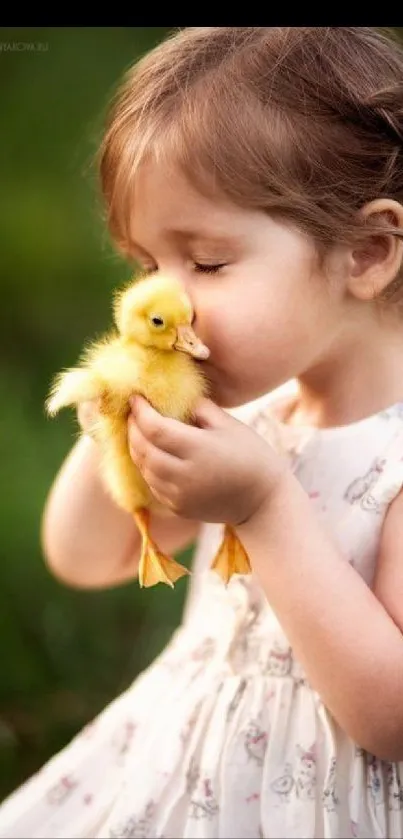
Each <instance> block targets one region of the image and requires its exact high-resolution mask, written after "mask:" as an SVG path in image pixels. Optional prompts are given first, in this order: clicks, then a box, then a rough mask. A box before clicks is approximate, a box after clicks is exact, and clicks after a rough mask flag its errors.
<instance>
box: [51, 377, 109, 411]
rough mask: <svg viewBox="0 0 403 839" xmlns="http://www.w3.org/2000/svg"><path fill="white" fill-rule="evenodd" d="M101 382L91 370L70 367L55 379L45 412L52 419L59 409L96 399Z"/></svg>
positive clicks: (101, 387)
mask: <svg viewBox="0 0 403 839" xmlns="http://www.w3.org/2000/svg"><path fill="white" fill-rule="evenodd" d="M103 387H104V385H103V382H102V380H101V379H100V378H99V377H98V376H96V375H95V373H94V372H93V371H91V370H86V369H84V368H80V367H70V368H69V369H68V370H63V371H62V372H61V373H58V374H57V376H56V377H55V379H54V381H53V383H52V386H51V389H50V393H49V396H48V398H47V399H46V402H45V410H46V413H47V414H49V416H51V417H53V416H54V415H55V414H57V413H58V411H60V409H61V408H66V407H68V406H69V405H77V404H78V403H79V402H86V401H88V400H90V399H97V398H98V397H99V396H101V394H102V391H103Z"/></svg>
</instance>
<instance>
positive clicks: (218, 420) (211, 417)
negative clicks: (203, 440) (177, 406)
mask: <svg viewBox="0 0 403 839" xmlns="http://www.w3.org/2000/svg"><path fill="white" fill-rule="evenodd" d="M193 416H194V422H195V425H198V426H199V428H225V426H227V425H228V423H229V422H231V420H232V417H230V416H229V415H228V414H227V413H226V412H225V411H223V409H222V408H219V407H218V405H216V404H215V402H212V401H211V399H207V398H206V397H202V399H200V401H199V402H198V403H197V406H196V409H195V411H194V412H193Z"/></svg>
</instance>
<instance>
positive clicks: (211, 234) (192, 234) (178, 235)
mask: <svg viewBox="0 0 403 839" xmlns="http://www.w3.org/2000/svg"><path fill="white" fill-rule="evenodd" d="M164 232H165V234H166V235H168V236H170V237H171V238H174V239H182V240H183V241H186V242H195V241H199V242H201V241H203V242H207V241H209V242H214V244H218V245H220V244H222V245H228V244H230V243H233V242H237V243H241V242H242V239H243V236H239V235H238V236H235V235H234V234H233V233H217V232H216V231H215V230H208V229H207V228H205V229H203V228H199V229H198V230H193V229H192V228H189V229H187V228H181V229H176V228H169V229H167V230H166V231H164Z"/></svg>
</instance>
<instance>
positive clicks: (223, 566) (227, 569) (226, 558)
mask: <svg viewBox="0 0 403 839" xmlns="http://www.w3.org/2000/svg"><path fill="white" fill-rule="evenodd" d="M211 570H212V571H216V573H217V574H218V575H219V576H220V577H221V579H222V580H223V581H224V583H228V582H229V580H230V578H231V577H232V575H233V574H250V573H251V570H252V569H251V566H250V562H249V557H248V554H247V553H246V551H245V548H244V546H243V545H242V542H241V541H240V539H238V536H237V535H236V533H235V530H234V529H233V528H232V527H231V526H230V525H229V524H226V525H225V528H224V537H223V540H222V542H221V545H220V547H219V549H218V551H217V553H216V556H215V557H214V560H213V562H212V565H211Z"/></svg>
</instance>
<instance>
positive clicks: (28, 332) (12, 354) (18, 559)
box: [0, 27, 187, 799]
mask: <svg viewBox="0 0 403 839" xmlns="http://www.w3.org/2000/svg"><path fill="white" fill-rule="evenodd" d="M168 31H169V29H168V28H166V27H110V28H109V27H75V28H62V27H60V28H40V29H39V28H38V29H36V28H32V27H29V28H13V29H11V28H2V29H1V30H0V91H1V92H0V102H1V107H0V126H1V128H0V134H1V151H0V196H1V197H0V288H1V303H0V311H1V314H0V317H1V329H0V344H1V349H0V365H1V368H0V369H1V372H0V398H1V435H0V446H1V453H0V458H1V459H0V463H1V467H0V475H1V504H0V545H1V548H0V550H1V562H0V575H1V576H0V661H1V666H0V799H2V798H4V797H5V796H6V795H7V794H8V793H9V792H10V791H11V790H12V789H13V788H14V787H15V786H16V785H18V784H19V783H21V782H22V781H23V780H24V779H25V778H26V777H27V776H29V775H30V774H31V773H32V772H33V771H35V770H36V769H38V768H39V767H40V766H41V765H42V764H43V762H44V761H45V760H47V758H48V757H50V756H51V755H52V754H53V753H54V752H55V751H57V750H59V749H60V748H62V746H63V745H64V744H66V743H67V742H68V741H69V740H70V739H71V737H72V736H73V735H74V734H75V733H76V732H77V731H78V730H79V729H80V728H81V727H82V726H83V725H84V724H85V723H86V722H88V721H89V720H90V719H91V718H92V717H93V716H94V715H96V714H97V713H98V712H99V711H100V710H101V709H102V708H103V707H104V706H105V704H106V703H108V702H109V701H110V700H112V699H113V698H114V697H115V696H116V695H117V694H118V693H119V692H120V691H121V690H122V689H124V688H126V687H127V686H128V685H129V684H130V682H131V681H132V680H133V678H134V677H135V676H136V675H137V674H138V673H139V671H141V670H142V669H143V668H144V667H145V666H146V665H147V664H148V663H149V662H150V661H151V660H152V659H153V658H154V656H155V655H156V653H158V652H159V651H160V650H161V649H162V647H163V645H164V644H165V643H166V641H167V640H168V639H169V637H170V634H171V633H172V631H173V629H174V628H175V626H176V625H177V624H178V622H179V620H180V616H181V610H182V606H183V601H184V596H185V593H186V585H187V583H186V581H185V580H181V581H180V583H179V584H178V585H177V586H176V587H175V589H174V590H173V591H170V590H169V589H166V588H165V587H162V586H161V587H159V586H158V587H156V588H155V589H150V590H147V592H145V591H143V592H140V591H139V588H138V584H137V582H133V583H130V584H128V585H125V586H122V587H119V588H116V589H114V590H110V591H105V592H99V591H92V592H91V591H77V590H73V589H69V588H67V587H64V586H63V585H62V584H61V583H59V582H58V581H57V580H56V579H54V578H53V577H52V576H51V574H50V573H49V572H48V570H47V568H46V566H45V564H44V562H43V556H42V551H41V545H40V523H41V516H42V510H43V505H44V502H45V499H46V496H47V493H48V491H49V489H50V486H51V483H52V481H53V479H54V477H55V474H56V472H57V470H58V469H59V466H60V465H61V463H62V461H63V459H64V457H65V455H66V454H67V452H68V451H69V450H70V448H71V446H72V444H73V443H74V440H75V436H76V433H77V428H76V425H75V422H74V418H73V414H72V412H67V411H66V412H63V413H62V414H60V417H59V418H58V419H57V420H52V421H51V420H48V419H47V418H46V417H45V414H44V410H43V403H44V399H45V396H46V394H47V390H48V387H49V383H50V380H51V378H52V376H53V374H54V373H55V372H56V371H57V370H59V369H60V368H61V367H63V366H65V365H68V364H71V363H74V361H75V360H76V358H77V355H78V351H79V349H80V348H81V346H82V344H83V342H84V340H85V339H86V338H88V337H92V336H93V335H94V334H95V333H99V332H101V331H103V329H104V328H107V327H109V325H110V296H111V291H112V289H113V288H114V287H115V286H116V285H118V284H120V283H121V282H123V281H125V280H126V279H127V278H128V277H129V276H130V271H129V267H128V266H127V265H126V264H125V263H124V262H123V261H122V260H121V259H120V258H118V257H117V255H116V253H115V252H114V250H113V248H112V246H111V244H110V242H109V238H108V235H107V233H106V231H105V227H104V224H103V221H102V214H101V208H100V202H99V198H98V185H97V181H96V170H95V168H94V165H93V160H94V155H95V153H96V149H97V145H98V142H99V138H100V135H101V130H102V123H103V117H104V113H105V110H106V107H107V104H108V102H109V99H110V97H111V95H112V93H113V91H114V90H115V87H116V85H117V83H118V81H119V79H120V77H121V74H122V73H123V71H124V70H125V69H126V68H127V67H128V66H130V64H132V63H133V61H135V60H136V58H137V57H139V56H140V55H141V54H142V53H144V52H146V51H148V50H149V49H150V48H151V47H152V46H153V45H154V44H155V43H157V42H158V41H159V40H160V39H161V38H162V37H163V36H164V35H165V34H166V33H167V32H168Z"/></svg>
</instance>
